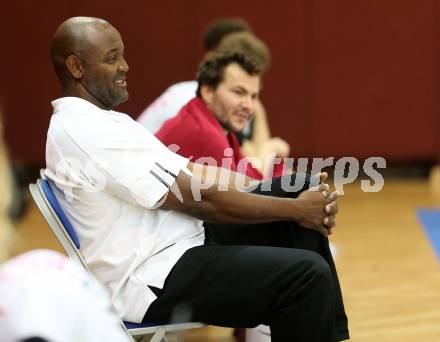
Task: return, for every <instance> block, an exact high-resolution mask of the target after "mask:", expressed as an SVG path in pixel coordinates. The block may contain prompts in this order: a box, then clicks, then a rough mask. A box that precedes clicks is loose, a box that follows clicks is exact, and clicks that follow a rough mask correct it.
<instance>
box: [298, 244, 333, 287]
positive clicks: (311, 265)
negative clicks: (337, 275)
mask: <svg viewBox="0 0 440 342" xmlns="http://www.w3.org/2000/svg"><path fill="white" fill-rule="evenodd" d="M302 254H303V255H302V261H301V262H300V267H298V263H297V262H295V260H292V264H291V271H292V272H298V271H299V274H300V277H302V278H303V279H304V281H307V282H309V283H314V284H319V285H320V286H323V285H324V286H327V285H328V286H329V287H330V285H331V282H332V275H331V271H330V266H329V264H328V263H327V261H326V260H325V259H324V258H323V257H322V256H321V255H319V254H318V253H315V252H312V251H306V250H304V251H303V253H302ZM297 274H298V273H297Z"/></svg>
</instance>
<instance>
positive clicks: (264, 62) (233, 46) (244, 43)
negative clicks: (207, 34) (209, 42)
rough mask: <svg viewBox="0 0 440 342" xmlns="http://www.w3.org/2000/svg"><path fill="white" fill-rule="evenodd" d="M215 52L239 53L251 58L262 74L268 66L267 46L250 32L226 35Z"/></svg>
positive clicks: (268, 52)
mask: <svg viewBox="0 0 440 342" xmlns="http://www.w3.org/2000/svg"><path fill="white" fill-rule="evenodd" d="M216 50H217V51H240V52H242V53H244V54H246V55H249V56H251V57H252V58H253V59H254V60H255V61H256V62H257V63H258V64H259V66H260V67H261V72H262V73H264V72H265V71H266V70H267V68H268V67H269V65H270V51H269V48H268V47H267V45H266V44H265V43H264V42H263V41H262V40H261V39H259V38H258V37H257V36H255V35H254V34H253V33H251V32H235V33H231V34H228V35H226V36H225V37H224V38H223V39H222V41H221V42H220V44H219V45H218V47H217V49H216Z"/></svg>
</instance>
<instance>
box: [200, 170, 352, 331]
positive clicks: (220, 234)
mask: <svg viewBox="0 0 440 342" xmlns="http://www.w3.org/2000/svg"><path fill="white" fill-rule="evenodd" d="M284 177H289V178H290V179H289V182H290V184H292V185H293V184H294V182H295V177H296V175H289V176H284ZM271 182H272V183H271V190H270V191H265V189H267V188H268V187H265V186H262V185H260V186H259V187H258V188H257V189H255V190H253V191H252V192H253V193H256V194H261V195H265V196H275V197H291V198H296V197H297V196H298V194H299V193H300V192H301V191H304V190H305V189H307V188H308V186H309V178H308V177H307V178H306V182H305V184H304V187H303V188H302V189H301V190H300V191H299V192H286V191H284V189H282V186H281V185H282V182H281V177H280V178H277V179H274V180H271ZM286 183H287V182H286ZM205 228H206V232H207V233H206V236H207V243H208V244H209V243H218V244H225V245H256V246H276V247H286V248H293V249H305V250H310V251H314V252H316V253H318V254H319V255H321V256H322V257H323V258H324V260H326V262H327V263H328V265H329V268H330V271H331V274H332V279H333V281H332V283H333V286H334V301H335V316H334V324H335V331H336V336H337V340H344V339H348V338H349V333H348V321H347V316H346V314H345V309H344V304H343V299H342V293H341V288H340V285H339V279H338V275H337V272H336V267H335V264H334V261H333V256H332V254H331V252H330V248H329V241H328V239H327V238H326V237H324V236H323V235H322V234H320V233H318V232H316V231H312V230H308V229H304V228H301V227H300V226H298V225H297V224H296V223H294V222H277V223H273V224H269V225H268V224H256V225H235V226H232V225H217V224H207V223H205Z"/></svg>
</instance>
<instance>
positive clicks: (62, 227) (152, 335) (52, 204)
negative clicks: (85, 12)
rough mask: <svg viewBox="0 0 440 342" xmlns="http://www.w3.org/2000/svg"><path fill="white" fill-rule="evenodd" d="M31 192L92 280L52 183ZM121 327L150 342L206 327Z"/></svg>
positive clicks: (127, 324) (191, 324)
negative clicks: (176, 333) (180, 332)
mask: <svg viewBox="0 0 440 342" xmlns="http://www.w3.org/2000/svg"><path fill="white" fill-rule="evenodd" d="M29 190H30V192H31V195H32V198H33V199H34V202H35V204H36V205H37V207H38V209H39V210H40V212H41V214H42V215H43V217H44V218H45V220H46V222H47V223H48V224H49V227H50V228H51V229H52V232H53V233H54V234H55V236H56V237H57V239H58V241H59V242H60V243H61V245H62V246H63V248H64V250H65V251H66V253H67V255H68V256H69V257H70V259H72V260H73V261H74V262H76V263H78V264H79V265H81V266H82V267H83V268H84V269H85V270H86V271H87V272H89V274H90V275H91V276H93V275H92V274H91V273H90V270H89V268H88V267H87V264H86V262H85V260H84V258H83V257H82V255H81V253H80V252H79V248H80V241H79V239H78V235H77V234H76V232H75V229H74V228H73V226H72V223H71V222H70V220H69V218H68V217H67V216H66V214H65V213H64V210H63V209H62V207H61V205H60V203H59V202H58V200H57V198H56V197H55V194H54V192H53V190H52V188H51V185H50V184H49V181H48V180H46V179H38V180H37V182H36V183H34V184H30V185H29ZM121 325H122V327H123V329H124V330H126V331H127V333H128V334H129V335H130V336H131V337H135V338H136V339H139V338H140V340H141V341H150V342H161V341H163V342H167V338H166V333H168V332H177V331H183V330H189V329H194V328H200V327H203V326H204V324H202V323H198V322H189V323H179V324H168V325H157V324H154V323H140V324H139V323H130V322H122V321H121Z"/></svg>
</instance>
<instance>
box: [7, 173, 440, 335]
mask: <svg viewBox="0 0 440 342" xmlns="http://www.w3.org/2000/svg"><path fill="white" fill-rule="evenodd" d="M344 191H345V195H344V196H342V198H341V200H340V213H339V215H338V218H337V220H338V223H337V227H336V229H335V232H334V234H333V235H332V236H331V241H332V242H333V243H334V245H335V246H336V247H337V255H336V257H335V260H336V264H337V266H338V271H339V276H340V280H341V285H342V289H343V293H344V299H345V305H346V309H347V313H348V315H349V319H350V332H351V336H352V341H355V342H377V341H390V342H391V341H392V342H395V341H398V342H406V341H408V342H409V341H414V342H415V341H417V342H420V341H422V342H431V341H440V268H439V265H440V264H439V261H438V260H437V259H436V256H435V253H434V251H433V249H432V248H431V246H430V244H429V241H428V240H427V238H426V236H425V233H424V231H423V229H422V228H421V226H420V224H419V223H418V221H417V216H416V212H415V210H416V209H417V208H419V207H436V206H437V207H440V197H435V196H434V195H432V194H431V193H430V191H429V185H428V181H427V180H386V181H385V186H384V188H383V190H382V191H381V192H379V193H364V192H362V191H361V189H360V184H359V183H356V184H351V185H349V186H346V187H344ZM17 229H18V231H19V233H20V236H21V241H19V243H18V246H17V247H16V249H15V250H16V253H18V252H22V251H25V250H29V249H34V248H51V249H56V250H59V251H61V248H60V247H59V245H58V243H57V241H56V240H55V238H54V237H53V236H52V234H51V233H50V231H49V227H48V226H47V225H46V223H45V222H44V221H43V219H42V217H41V216H40V214H39V212H38V211H37V209H36V208H35V207H34V206H33V205H32V206H31V207H30V208H29V210H28V211H27V214H26V216H25V218H24V219H23V220H22V221H21V222H19V223H18V224H17ZM183 340H184V341H187V342H202V341H203V342H232V341H234V339H233V338H232V337H231V330H230V329H222V328H216V327H207V328H203V329H198V330H197V331H193V332H191V333H188V334H187V335H185V336H184V338H183ZM286 342H287V341H286Z"/></svg>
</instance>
